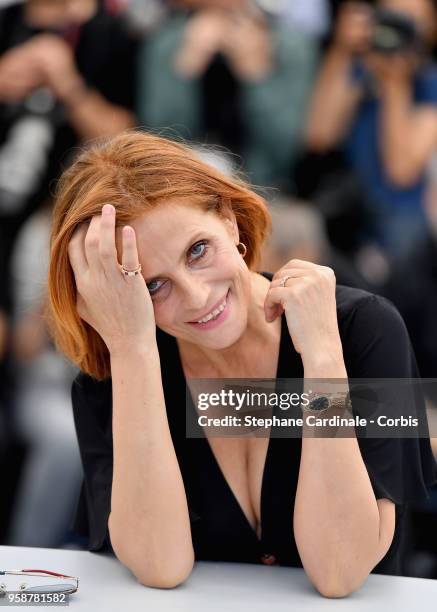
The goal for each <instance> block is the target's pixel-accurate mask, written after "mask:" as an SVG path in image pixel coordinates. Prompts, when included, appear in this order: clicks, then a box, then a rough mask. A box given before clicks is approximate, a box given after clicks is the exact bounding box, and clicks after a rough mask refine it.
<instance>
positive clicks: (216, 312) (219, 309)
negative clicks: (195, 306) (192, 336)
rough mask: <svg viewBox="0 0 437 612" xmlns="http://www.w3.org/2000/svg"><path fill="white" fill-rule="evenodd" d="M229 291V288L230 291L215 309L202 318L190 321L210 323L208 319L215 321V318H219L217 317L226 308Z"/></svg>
mask: <svg viewBox="0 0 437 612" xmlns="http://www.w3.org/2000/svg"><path fill="white" fill-rule="evenodd" d="M229 291H230V290H229V289H228V291H227V293H226V295H225V297H224V298H223V300H222V301H221V302H220V303H219V304H218V305H217V306H216V307H215V308H214V309H213V310H211V311H210V312H209V313H208V314H207V315H205V316H204V317H202V318H201V319H197V320H195V321H188V323H208V321H213V320H214V319H217V317H219V316H220V314H221V313H222V312H223V311H224V309H225V308H226V303H227V300H228V296H229Z"/></svg>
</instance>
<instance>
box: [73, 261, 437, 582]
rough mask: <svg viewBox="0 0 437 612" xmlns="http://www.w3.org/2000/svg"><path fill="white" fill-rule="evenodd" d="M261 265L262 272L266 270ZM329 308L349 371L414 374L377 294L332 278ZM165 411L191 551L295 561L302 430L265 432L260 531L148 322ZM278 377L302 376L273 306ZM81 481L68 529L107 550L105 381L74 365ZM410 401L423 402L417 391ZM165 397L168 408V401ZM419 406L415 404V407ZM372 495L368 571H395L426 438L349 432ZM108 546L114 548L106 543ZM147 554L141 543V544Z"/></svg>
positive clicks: (427, 458) (402, 332) (426, 479)
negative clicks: (195, 425)
mask: <svg viewBox="0 0 437 612" xmlns="http://www.w3.org/2000/svg"><path fill="white" fill-rule="evenodd" d="M262 274H263V275H264V276H265V277H266V278H268V279H269V280H271V278H272V275H271V274H270V273H266V272H262ZM336 299H337V315H338V323H339V329H340V335H341V340H342V344H343V354H344V359H345V364H346V369H347V372H348V376H349V378H418V377H419V374H418V370H417V365H416V361H415V357H414V354H413V351H412V348H411V345H410V340H409V337H408V333H407V330H406V328H405V325H404V323H403V320H402V318H401V316H400V315H399V313H398V311H397V310H396V309H395V307H394V306H393V305H392V303H391V302H389V301H388V300H386V299H385V298H383V297H380V296H377V295H374V294H371V293H368V292H366V291H363V290H359V289H352V288H350V287H345V286H341V285H338V286H337V289H336ZM157 343H158V349H159V354H160V360H161V371H162V382H163V388H164V394H165V401H166V406H167V417H168V422H169V427H170V432H171V436H172V440H173V444H174V446H175V451H176V455H177V458H178V461H179V466H180V469H181V473H182V477H183V481H184V485H185V491H186V495H187V501H188V507H189V513H190V521H191V530H192V539H193V546H194V551H195V557H196V560H201V559H203V560H222V561H236V562H247V563H269V562H271V561H272V560H274V561H276V562H277V563H279V564H280V565H288V566H296V567H302V563H301V561H300V557H299V553H298V551H297V548H296V543H295V540H294V535H293V509H294V499H295V495H296V487H297V482H298V474H299V464H300V453H301V439H300V438H286V439H285V438H276V437H272V436H271V437H270V441H269V445H268V451H267V456H266V462H265V466H264V472H263V479H262V489H261V539H259V538H258V536H257V534H256V532H255V531H254V529H253V528H252V526H251V525H250V523H249V522H248V520H247V518H246V516H245V514H244V513H243V511H242V509H241V507H240V505H239V503H238V501H237V499H236V497H235V496H234V494H233V492H232V490H231V488H230V487H229V485H228V483H227V481H226V479H225V478H224V476H223V473H222V472H221V470H220V468H219V465H218V463H217V461H216V459H215V457H214V454H213V452H212V450H211V447H210V445H209V442H208V441H207V439H206V438H205V437H201V438H186V435H185V426H186V415H185V401H186V400H185V398H186V382H185V377H184V373H183V369H182V364H181V360H180V356H179V350H178V346H177V342H176V340H175V338H174V337H173V336H170V335H168V334H166V333H164V332H163V331H162V330H159V329H157ZM277 378H303V366H302V361H301V358H300V355H299V354H298V353H297V352H296V351H295V349H294V346H293V343H292V340H291V337H290V334H289V331H288V326H287V322H286V318H285V315H284V314H283V315H282V328H281V339H280V350H279V361H278V370H277ZM72 401H73V412H74V420H75V426H76V432H77V436H78V441H79V447H80V452H81V457H82V463H83V469H84V481H83V485H82V490H81V494H80V498H79V503H78V507H77V512H76V517H75V521H74V526H73V529H74V530H75V531H76V532H77V533H78V534H80V535H83V536H88V537H89V545H88V548H89V550H91V551H98V550H102V549H109V550H110V551H112V548H111V544H110V539H109V533H108V528H107V522H108V517H109V512H110V503H111V484H112V468H113V446H112V385H111V379H107V380H104V381H101V382H98V381H96V380H95V379H93V378H91V377H90V376H87V375H85V374H83V373H80V374H79V375H78V376H77V378H76V380H75V381H74V383H73V387H72ZM419 402H420V403H421V404H422V405H421V406H420V407H419V408H420V409H421V410H424V406H423V400H422V398H419ZM169 407H170V409H169ZM423 414H424V413H423ZM358 443H359V446H360V450H361V453H362V456H363V460H364V462H365V465H366V468H367V470H368V473H369V477H370V481H371V483H372V487H373V490H374V493H375V496H376V498H377V499H379V498H383V497H385V498H388V499H390V500H392V501H393V502H394V503H395V504H396V527H395V535H394V539H393V543H392V545H391V547H390V549H389V551H388V553H387V554H386V556H385V557H384V559H382V561H381V562H380V563H379V564H378V565H377V566H376V567H375V568H374V570H373V571H374V572H376V573H386V574H395V575H402V573H403V571H402V563H401V562H402V532H403V525H404V523H405V519H406V514H405V511H406V508H407V504H408V502H413V501H419V500H421V499H423V498H426V497H427V496H428V488H429V487H430V486H431V485H432V484H434V483H435V482H436V480H437V466H436V464H435V462H434V458H433V456H432V452H431V446H430V442H429V439H428V438H401V439H397V438H383V439H380V438H378V439H375V438H373V439H371V438H360V437H359V438H358ZM112 552H113V551H112ZM145 554H147V551H145Z"/></svg>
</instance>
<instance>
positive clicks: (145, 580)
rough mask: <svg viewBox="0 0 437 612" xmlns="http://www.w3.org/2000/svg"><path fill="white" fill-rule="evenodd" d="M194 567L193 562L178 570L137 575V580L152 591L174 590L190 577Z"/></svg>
mask: <svg viewBox="0 0 437 612" xmlns="http://www.w3.org/2000/svg"><path fill="white" fill-rule="evenodd" d="M193 567H194V562H193V563H191V564H189V565H188V566H187V567H181V568H179V569H178V570H173V571H169V570H167V571H162V572H156V571H155V572H153V573H145V574H143V573H141V572H139V573H137V574H135V575H136V578H137V580H138V581H139V582H140V583H141V584H142V585H143V586H147V587H150V588H154V589H174V588H175V587H177V586H179V585H180V584H183V583H184V582H185V581H186V580H187V579H188V578H189V576H190V574H191V572H192V570H193Z"/></svg>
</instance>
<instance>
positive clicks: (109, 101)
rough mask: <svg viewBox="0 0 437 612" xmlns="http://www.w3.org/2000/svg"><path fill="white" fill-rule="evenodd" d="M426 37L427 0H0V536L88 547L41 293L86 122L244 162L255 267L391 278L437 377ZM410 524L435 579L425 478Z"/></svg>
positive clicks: (436, 153)
mask: <svg viewBox="0 0 437 612" xmlns="http://www.w3.org/2000/svg"><path fill="white" fill-rule="evenodd" d="M436 53H437V0H375V1H374V2H370V1H369V2H342V1H335V0H166V1H165V0H25V1H23V0H21V1H18V0H15V1H11V0H0V278H1V283H0V465H1V470H2V480H3V486H2V492H1V496H0V544H10V545H18V546H42V547H65V548H75V547H77V548H81V547H85V546H86V542H84V541H83V540H81V539H80V538H79V537H78V536H77V535H76V534H74V533H73V532H72V531H71V528H70V526H71V521H72V518H73V515H74V512H75V507H76V503H77V498H78V494H79V489H80V485H81V479H82V467H81V460H80V456H79V452H78V448H77V443H76V438H75V431H74V425H73V418H72V412H71V403H70V388H71V382H72V380H73V378H74V376H75V375H76V373H77V372H76V370H75V368H74V367H73V366H72V365H71V364H69V363H68V362H67V361H66V360H65V358H64V357H63V356H61V355H60V354H58V353H57V352H56V351H55V348H54V346H53V344H52V342H51V340H50V336H49V333H48V329H47V325H46V321H45V317H44V309H45V303H46V273H47V264H48V252H49V251H48V247H49V234H50V221H51V210H52V194H53V190H54V185H55V183H56V180H57V178H58V177H59V175H60V173H61V172H62V170H63V169H64V168H66V167H68V164H69V163H71V160H72V159H74V156H75V154H77V151H78V150H79V147H83V146H86V143H87V142H88V141H90V140H93V139H95V138H98V137H100V136H105V135H112V134H116V133H118V132H120V131H122V130H124V129H126V128H129V127H140V128H141V129H144V130H153V131H159V132H160V133H161V134H164V135H167V136H169V137H176V138H183V139H184V140H185V141H187V142H191V143H193V146H196V147H197V151H198V154H199V155H200V156H203V157H204V158H205V159H206V160H207V161H208V162H209V163H211V164H213V165H217V166H219V167H220V168H221V169H222V170H224V171H225V172H227V173H229V174H232V173H239V174H241V173H244V175H245V176H246V178H247V179H248V180H249V181H250V182H251V183H252V184H253V185H254V189H255V190H257V191H258V192H259V193H261V194H262V195H263V196H264V197H265V198H266V200H267V201H268V203H269V205H270V208H271V212H272V218H273V232H272V235H271V238H270V240H269V241H268V244H267V245H266V248H265V252H264V255H263V262H262V265H261V267H260V269H261V270H266V271H272V272H275V271H276V270H277V269H278V268H279V267H280V266H282V265H283V264H284V263H285V262H286V261H287V260H289V259H290V258H292V257H298V258H302V259H307V260H309V261H313V262H315V263H320V264H324V265H329V266H331V267H332V268H333V269H334V271H335V273H336V277H337V282H338V283H341V284H346V285H350V286H353V287H360V288H364V289H368V290H370V291H374V292H376V293H380V294H382V295H385V296H387V297H388V298H389V299H391V300H392V301H393V302H394V303H395V304H396V306H397V307H398V309H399V310H400V312H401V314H402V316H403V317H404V320H405V322H406V325H407V328H408V330H409V333H410V337H411V341H412V343H413V346H414V349H415V353H416V357H417V361H418V364H419V370H420V372H421V375H422V376H423V377H437V324H436V316H437V65H436V58H437V55H436ZM427 401H428V402H429V405H430V407H431V406H433V405H435V404H437V398H436V397H431V396H430V397H429V398H427ZM434 431H435V429H434ZM435 442H436V440H432V443H433V448H434V452H435V454H437V445H436V444H435ZM405 536H406V540H407V543H408V546H407V549H408V552H407V555H406V557H405V570H406V573H407V575H410V576H423V577H431V578H432V577H433V578H437V490H434V491H431V497H430V499H429V501H427V502H426V503H423V504H420V505H415V506H411V508H410V521H409V529H408V533H406V534H405Z"/></svg>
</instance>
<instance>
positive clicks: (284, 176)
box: [138, 0, 317, 187]
mask: <svg viewBox="0 0 437 612" xmlns="http://www.w3.org/2000/svg"><path fill="white" fill-rule="evenodd" d="M169 6H170V9H171V10H170V11H169V14H168V17H167V19H166V20H165V21H163V22H162V23H161V24H160V25H159V26H157V27H156V28H155V29H154V30H153V31H152V32H151V33H150V35H149V36H148V38H147V39H146V41H145V43H144V45H143V47H142V51H141V53H140V62H139V67H140V71H139V100H138V116H139V119H140V122H141V123H142V124H143V125H145V126H146V127H149V128H156V129H162V128H170V129H171V130H178V131H179V132H180V133H181V134H182V136H183V137H184V138H189V139H191V140H194V141H199V140H201V141H203V142H208V143H211V144H213V145H216V144H218V145H222V146H225V147H226V148H228V149H230V150H231V151H232V152H233V153H236V154H238V155H241V156H242V158H243V162H244V167H245V170H246V171H247V173H248V174H249V176H250V179H251V181H252V182H253V183H255V184H260V185H271V186H278V187H283V186H284V185H285V184H287V183H288V181H289V174H290V170H291V168H292V166H293V163H294V160H295V157H296V154H297V152H298V151H299V149H300V147H301V143H302V132H303V130H302V125H303V119H304V113H305V109H306V105H307V101H308V97H309V94H310V88H311V85H312V81H313V74H314V67H315V60H316V51H317V43H316V40H315V39H313V38H312V37H311V36H309V35H306V34H304V33H303V32H301V31H299V30H297V29H295V28H294V27H292V26H291V25H284V24H283V22H281V20H280V19H279V18H277V17H276V16H275V15H274V14H268V13H267V12H265V11H263V10H261V9H260V7H259V5H258V3H257V2H254V1H252V0H238V1H236V0H235V1H234V0H171V2H169Z"/></svg>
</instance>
